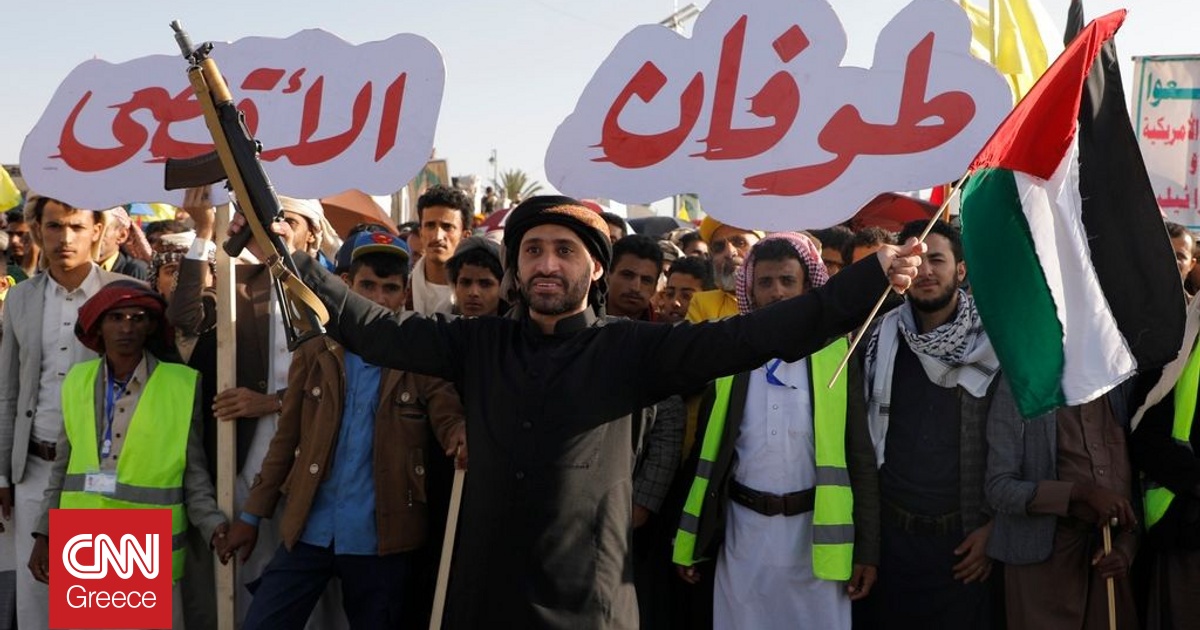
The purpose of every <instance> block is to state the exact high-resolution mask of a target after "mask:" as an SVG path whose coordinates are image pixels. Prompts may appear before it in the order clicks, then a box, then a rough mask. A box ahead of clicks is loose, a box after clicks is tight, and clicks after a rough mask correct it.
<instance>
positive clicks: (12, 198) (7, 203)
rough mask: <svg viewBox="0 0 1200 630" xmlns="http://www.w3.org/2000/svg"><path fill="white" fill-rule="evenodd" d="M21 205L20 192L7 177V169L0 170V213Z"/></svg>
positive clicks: (10, 178)
mask: <svg viewBox="0 0 1200 630" xmlns="http://www.w3.org/2000/svg"><path fill="white" fill-rule="evenodd" d="M20 204H21V191H19V190H17V185H16V184H14V183H13V180H12V177H9V175H8V169H5V168H0V212H4V211H5V210H8V209H10V208H15V207H17V206H18V205H20Z"/></svg>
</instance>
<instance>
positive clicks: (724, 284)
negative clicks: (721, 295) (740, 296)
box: [713, 258, 738, 293]
mask: <svg viewBox="0 0 1200 630" xmlns="http://www.w3.org/2000/svg"><path fill="white" fill-rule="evenodd" d="M737 270H738V263H737V261H735V260H734V259H733V258H726V259H724V260H722V261H721V266H720V268H719V269H715V270H714V274H713V275H714V276H716V277H715V278H713V280H714V281H715V282H716V284H717V288H718V289H721V290H722V291H725V292H726V293H733V292H734V291H737Z"/></svg>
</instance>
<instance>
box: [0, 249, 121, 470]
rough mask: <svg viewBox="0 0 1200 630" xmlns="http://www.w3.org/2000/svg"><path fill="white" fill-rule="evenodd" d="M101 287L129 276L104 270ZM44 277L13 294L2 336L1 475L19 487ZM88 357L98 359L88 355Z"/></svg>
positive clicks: (37, 373)
mask: <svg viewBox="0 0 1200 630" xmlns="http://www.w3.org/2000/svg"><path fill="white" fill-rule="evenodd" d="M97 271H98V272H99V273H100V282H101V283H102V284H108V283H109V282H112V281H114V280H121V279H125V280H128V279H129V278H128V277H127V276H122V275H120V274H115V273H109V272H107V271H105V270H103V269H98V270H97ZM49 277H50V276H49V275H48V272H42V273H39V274H37V275H35V276H34V277H32V278H30V279H29V280H26V281H25V282H22V283H20V284H18V285H17V286H15V287H13V288H11V289H9V291H8V297H7V298H6V299H5V300H4V304H5V306H4V335H3V338H0V475H5V476H8V479H9V482H10V483H12V484H17V483H20V482H21V479H22V478H24V477H25V459H26V458H27V457H28V455H29V436H30V434H31V432H32V431H33V416H34V412H35V411H36V407H37V399H38V390H39V389H40V387H41V374H42V320H43V319H45V318H44V316H43V311H44V309H45V304H46V302H45V295H46V282H47V278H49ZM86 354H89V355H90V357H95V356H96V354H95V353H94V352H91V351H90V350H88V351H86Z"/></svg>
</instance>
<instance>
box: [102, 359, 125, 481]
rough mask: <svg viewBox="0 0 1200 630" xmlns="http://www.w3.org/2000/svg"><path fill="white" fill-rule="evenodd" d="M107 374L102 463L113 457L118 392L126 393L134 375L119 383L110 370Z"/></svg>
mask: <svg viewBox="0 0 1200 630" xmlns="http://www.w3.org/2000/svg"><path fill="white" fill-rule="evenodd" d="M105 371H106V372H107V381H108V387H107V388H106V389H107V391H106V392H105V395H104V442H103V443H102V444H101V446H100V461H104V460H106V459H108V456H109V455H112V433H113V412H114V411H115V409H116V406H117V400H119V398H117V392H118V391H119V392H122V393H124V392H125V388H126V387H128V386H129V381H130V379H132V378H133V375H132V374H130V375H129V378H127V379H125V380H124V381H118V380H117V379H116V378H115V377H114V376H113V375H112V372H111V371H110V370H105Z"/></svg>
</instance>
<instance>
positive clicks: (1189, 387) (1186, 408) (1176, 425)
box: [1144, 346, 1200, 528]
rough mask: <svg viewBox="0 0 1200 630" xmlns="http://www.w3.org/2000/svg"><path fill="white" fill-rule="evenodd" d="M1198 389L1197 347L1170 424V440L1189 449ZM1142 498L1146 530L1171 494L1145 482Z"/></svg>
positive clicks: (1199, 353)
mask: <svg viewBox="0 0 1200 630" xmlns="http://www.w3.org/2000/svg"><path fill="white" fill-rule="evenodd" d="M1198 388H1200V346H1197V347H1195V348H1193V349H1192V354H1191V356H1189V357H1188V361H1187V365H1185V366H1184V368H1183V373H1182V374H1180V375H1179V380H1178V381H1177V382H1176V383H1175V419H1174V421H1173V422H1172V423H1171V438H1172V439H1174V440H1175V443H1176V444H1179V445H1181V446H1184V447H1186V448H1187V449H1188V450H1191V449H1192V442H1191V437H1192V419H1193V418H1195V417H1196V391H1197V389H1198ZM1144 481H1145V484H1144V485H1145V488H1146V494H1145V498H1144V502H1145V510H1146V527H1147V528H1151V527H1154V525H1155V523H1158V522H1159V521H1160V520H1162V517H1163V515H1164V514H1166V513H1167V510H1168V509H1169V508H1170V507H1171V502H1172V501H1173V500H1174V499H1175V493H1174V492H1171V491H1170V490H1168V489H1166V488H1164V487H1163V486H1160V485H1158V484H1156V483H1153V482H1151V481H1150V480H1148V479H1146V480H1144Z"/></svg>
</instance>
